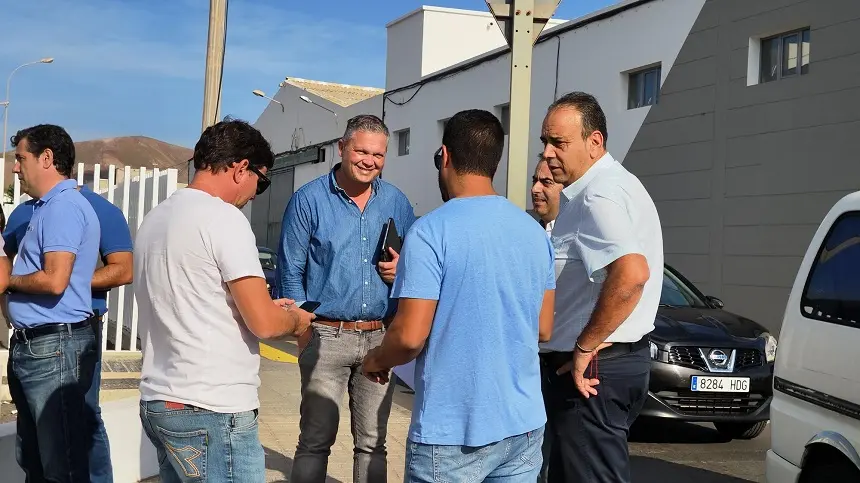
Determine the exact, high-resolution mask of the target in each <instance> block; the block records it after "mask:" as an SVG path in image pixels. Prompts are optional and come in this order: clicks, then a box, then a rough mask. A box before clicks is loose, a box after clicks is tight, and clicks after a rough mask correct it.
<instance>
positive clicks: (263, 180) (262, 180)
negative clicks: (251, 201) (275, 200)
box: [248, 164, 272, 195]
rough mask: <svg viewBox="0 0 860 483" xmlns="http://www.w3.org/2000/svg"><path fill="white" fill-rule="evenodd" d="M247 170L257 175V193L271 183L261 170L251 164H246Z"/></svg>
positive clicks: (261, 192)
mask: <svg viewBox="0 0 860 483" xmlns="http://www.w3.org/2000/svg"><path fill="white" fill-rule="evenodd" d="M248 170H249V171H251V172H252V173H254V174H256V175H257V194H258V195H261V194H263V192H265V191H266V190H267V189H269V186H270V185H271V184H272V180H270V179H269V178H268V177H267V176H266V175H265V174H263V172H262V171H260V170H259V169H257V168H256V167H254V166H252V165H250V164H249V165H248Z"/></svg>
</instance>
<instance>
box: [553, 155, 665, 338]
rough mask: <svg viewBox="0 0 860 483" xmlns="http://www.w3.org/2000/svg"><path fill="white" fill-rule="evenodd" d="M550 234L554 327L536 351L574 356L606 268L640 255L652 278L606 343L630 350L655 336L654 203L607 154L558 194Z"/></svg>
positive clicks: (658, 264) (659, 237)
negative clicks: (627, 346) (631, 345)
mask: <svg viewBox="0 0 860 483" xmlns="http://www.w3.org/2000/svg"><path fill="white" fill-rule="evenodd" d="M561 193H562V196H561V203H562V205H561V208H560V210H559V214H558V217H557V218H556V219H555V224H554V226H553V228H552V244H553V249H554V250H555V271H556V290H555V322H554V324H553V331H552V339H551V340H550V341H549V342H547V343H544V344H541V348H542V349H544V350H549V351H562V352H564V351H572V350H573V348H574V346H575V344H576V340H577V338H579V335H580V334H581V333H582V330H583V329H584V328H585V326H586V325H587V324H588V321H589V320H590V318H591V314H592V312H593V311H594V306H595V305H596V304H597V298H598V296H599V295H600V290H601V289H602V288H603V281H604V280H605V279H606V267H607V266H608V265H609V264H610V263H612V262H614V261H615V260H617V259H619V258H621V257H622V256H624V255H629V254H633V253H637V254H641V255H643V256H644V257H645V259H646V260H647V262H648V268H649V270H650V272H651V276H650V277H649V279H648V282H646V283H645V288H644V290H643V292H642V298H641V299H640V300H639V303H638V304H637V305H636V308H635V309H634V310H633V313H632V314H630V316H629V317H628V318H627V320H625V321H624V322H623V323H622V324H621V326H620V327H618V329H616V330H615V332H613V333H612V334H611V335H610V336H609V338H607V339H606V341H607V342H636V341H638V340H640V339H641V338H642V337H643V336H645V335H646V334H648V333H649V332H651V331H652V330H654V318H655V317H656V315H657V307H658V305H659V304H660V293H661V291H662V285H663V233H662V229H661V227H660V217H659V216H658V214H657V208H656V207H655V206H654V201H653V200H652V199H651V196H650V195H649V194H648V191H646V190H645V187H644V186H643V185H642V183H641V182H640V181H639V179H638V178H637V177H636V176H634V175H633V174H631V173H630V172H629V171H627V170H626V169H625V168H624V167H623V166H622V165H621V163H619V162H618V161H616V160H615V159H613V158H612V156H610V155H609V153H606V154H605V155H604V156H603V157H602V158H600V159H599V160H598V161H597V162H596V163H595V164H594V166H592V167H591V169H589V170H588V171H587V172H586V173H585V175H584V176H583V177H582V178H580V179H578V180H576V182H574V183H573V184H571V185H570V186H568V187H566V188H565V189H564V190H562V192H561Z"/></svg>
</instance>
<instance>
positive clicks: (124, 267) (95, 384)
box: [3, 186, 134, 483]
mask: <svg viewBox="0 0 860 483" xmlns="http://www.w3.org/2000/svg"><path fill="white" fill-rule="evenodd" d="M78 191H80V193H81V194H82V195H84V198H86V199H87V201H89V202H90V205H92V207H93V210H95V212H96V217H98V219H99V225H100V227H101V238H100V240H99V256H100V261H101V264H100V265H101V266H99V268H98V269H97V270H96V272H95V273H94V274H93V280H92V299H93V313H95V315H96V317H97V318H98V321H99V324H100V325H99V328H98V331H97V333H96V338H97V342H98V361H97V362H96V368H95V373H94V377H93V381H92V385H91V387H90V388H89V390H88V391H87V404H88V405H89V408H90V409H91V410H92V411H93V412H94V413H95V416H96V423H97V432H96V434H95V435H94V438H95V439H94V441H93V445H92V449H91V450H90V481H91V483H109V482H111V481H113V468H112V466H111V462H110V443H109V441H108V435H107V431H106V430H105V427H104V422H103V421H102V418H101V407H100V406H99V404H98V402H99V389H100V386H101V363H102V340H101V337H102V326H101V324H103V323H104V320H103V319H104V315H105V314H106V313H107V297H108V293H109V292H110V290H111V289H112V288H115V287H119V286H122V285H127V284H129V283H131V281H132V274H133V272H134V267H133V256H132V252H133V246H132V242H131V233H130V231H129V228H128V222H126V220H125V216H124V215H123V214H122V210H120V209H119V208H118V207H117V206H116V205H114V204H113V203H111V202H110V201H108V200H106V199H105V198H104V197H103V196H101V195H100V194H98V193H95V192H93V191H92V190H90V189H89V188H88V187H87V186H80V187H78ZM36 202H37V200H27V201H25V202H24V203H21V204H19V205H18V206H17V207H15V209H14V210H13V211H12V213H10V214H9V221H8V223H7V224H6V228H5V229H4V231H3V239H4V242H5V251H6V255H8V256H9V257H10V258H12V257H14V256H15V255H16V254H17V253H18V246H19V245H20V244H21V241H22V240H23V239H24V235H26V234H27V227H28V226H29V225H30V219H31V218H32V217H33V211H34V207H35V205H36Z"/></svg>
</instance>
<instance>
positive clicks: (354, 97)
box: [285, 77, 385, 107]
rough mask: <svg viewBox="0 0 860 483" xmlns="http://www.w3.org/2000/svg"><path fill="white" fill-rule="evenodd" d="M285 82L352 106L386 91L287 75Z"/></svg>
mask: <svg viewBox="0 0 860 483" xmlns="http://www.w3.org/2000/svg"><path fill="white" fill-rule="evenodd" d="M285 82H286V83H287V84H290V85H293V86H296V87H298V88H299V89H304V90H306V91H308V92H310V93H311V94H314V95H317V96H319V97H322V98H323V99H326V100H329V101H331V102H333V103H335V104H337V105H339V106H341V107H347V106H351V105H353V104H355V103H357V102H361V101H363V100H365V99H370V98H371V97H374V96H377V95H379V94H382V93H383V92H385V89H378V88H376V87H362V86H351V85H347V84H335V83H332V82H322V81H315V80H308V79H299V78H298V77H287V78H286V79H285Z"/></svg>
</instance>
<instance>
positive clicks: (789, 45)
mask: <svg viewBox="0 0 860 483" xmlns="http://www.w3.org/2000/svg"><path fill="white" fill-rule="evenodd" d="M807 73H809V29H808V28H806V29H801V30H794V31H791V32H787V33H784V34H780V35H775V36H773V37H768V38H764V39H762V40H761V62H760V67H759V82H761V83H765V82H772V81H775V80H779V79H784V78H787V77H796V76H798V75H802V74H807Z"/></svg>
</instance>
